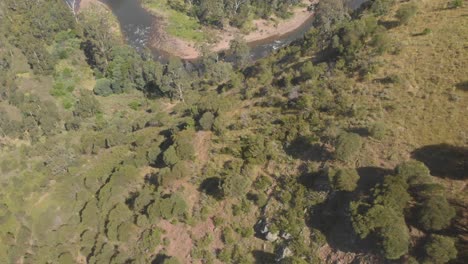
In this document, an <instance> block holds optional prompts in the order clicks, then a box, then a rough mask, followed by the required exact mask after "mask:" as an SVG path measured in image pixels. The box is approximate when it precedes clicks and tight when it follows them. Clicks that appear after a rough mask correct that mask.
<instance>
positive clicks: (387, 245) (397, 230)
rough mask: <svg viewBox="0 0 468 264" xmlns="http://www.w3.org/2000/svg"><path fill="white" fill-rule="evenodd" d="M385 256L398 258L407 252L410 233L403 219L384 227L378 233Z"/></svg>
mask: <svg viewBox="0 0 468 264" xmlns="http://www.w3.org/2000/svg"><path fill="white" fill-rule="evenodd" d="M379 235H380V236H381V237H382V249H383V254H384V256H385V258H387V259H399V258H400V257H401V256H403V255H405V254H406V253H408V247H409V242H410V235H409V233H408V228H407V227H406V224H405V222H404V220H402V221H401V222H398V223H395V224H392V225H389V226H387V227H384V228H383V229H382V230H381V232H380V234H379Z"/></svg>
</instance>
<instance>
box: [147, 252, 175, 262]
mask: <svg viewBox="0 0 468 264" xmlns="http://www.w3.org/2000/svg"><path fill="white" fill-rule="evenodd" d="M170 258H171V257H170V256H168V255H166V254H158V255H156V257H155V258H154V259H153V261H151V264H162V263H164V261H165V260H166V259H170Z"/></svg>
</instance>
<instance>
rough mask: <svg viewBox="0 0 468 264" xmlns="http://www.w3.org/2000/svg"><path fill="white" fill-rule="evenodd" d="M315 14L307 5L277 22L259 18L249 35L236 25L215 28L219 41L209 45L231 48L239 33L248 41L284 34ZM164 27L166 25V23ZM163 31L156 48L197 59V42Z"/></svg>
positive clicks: (311, 0)
mask: <svg viewBox="0 0 468 264" xmlns="http://www.w3.org/2000/svg"><path fill="white" fill-rule="evenodd" d="M316 2H318V1H315V0H304V1H303V3H304V4H306V5H307V6H308V5H310V4H311V3H316ZM313 14H314V13H313V12H310V11H308V10H307V7H298V8H296V9H295V10H294V11H293V15H292V16H291V17H290V18H289V19H286V20H280V19H276V20H277V22H276V23H275V22H274V20H273V19H271V20H265V19H257V20H254V21H253V24H254V28H255V30H254V31H252V32H250V33H249V34H247V35H245V34H242V33H241V32H240V30H239V29H238V28H234V27H226V28H224V29H223V30H213V34H215V35H216V36H217V39H218V41H217V42H216V43H214V44H211V45H209V47H210V50H211V51H213V52H220V51H223V50H227V49H229V43H230V41H231V40H232V39H234V38H235V37H236V36H238V35H240V36H242V37H243V38H244V39H245V40H246V41H247V42H248V43H252V42H257V41H261V40H264V39H270V38H274V37H278V36H282V35H285V34H288V33H290V32H292V31H294V30H296V29H298V28H299V27H300V26H301V25H302V24H304V23H305V22H306V21H308V20H309V19H310V18H311V17H312V16H313ZM162 27H164V25H163V26H162ZM161 32H164V30H159V32H158V34H159V38H158V40H155V41H153V42H152V46H153V47H154V48H157V49H161V50H163V51H165V52H167V53H169V54H172V55H175V56H178V57H180V58H183V59H196V58H198V57H199V56H200V49H199V47H198V45H197V44H196V43H194V42H191V41H187V40H184V39H180V38H177V37H173V36H169V35H168V34H164V33H162V36H161Z"/></svg>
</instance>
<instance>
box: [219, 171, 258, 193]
mask: <svg viewBox="0 0 468 264" xmlns="http://www.w3.org/2000/svg"><path fill="white" fill-rule="evenodd" d="M251 184H252V183H251V181H250V179H249V178H247V177H245V176H242V175H237V174H232V175H228V176H227V177H226V178H225V179H224V180H223V183H222V185H221V189H222V190H223V194H224V196H227V197H242V196H244V195H245V194H246V193H247V192H248V191H249V188H250V185H251Z"/></svg>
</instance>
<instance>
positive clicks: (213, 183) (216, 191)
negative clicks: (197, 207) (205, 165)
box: [198, 177, 223, 200]
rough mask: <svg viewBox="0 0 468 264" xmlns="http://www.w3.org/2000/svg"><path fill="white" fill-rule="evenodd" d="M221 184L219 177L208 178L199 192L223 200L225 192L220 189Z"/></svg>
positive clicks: (201, 185)
mask: <svg viewBox="0 0 468 264" xmlns="http://www.w3.org/2000/svg"><path fill="white" fill-rule="evenodd" d="M221 183H222V180H221V178H219V177H211V178H207V179H205V180H203V182H202V183H201V184H200V187H199V188H198V190H199V191H201V192H204V193H206V194H207V195H210V196H212V197H213V198H215V199H217V200H221V199H222V198H223V191H222V190H221V188H220V186H221Z"/></svg>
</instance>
